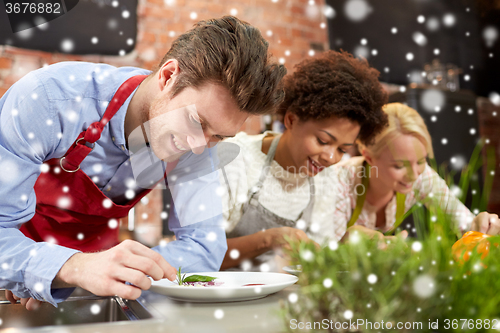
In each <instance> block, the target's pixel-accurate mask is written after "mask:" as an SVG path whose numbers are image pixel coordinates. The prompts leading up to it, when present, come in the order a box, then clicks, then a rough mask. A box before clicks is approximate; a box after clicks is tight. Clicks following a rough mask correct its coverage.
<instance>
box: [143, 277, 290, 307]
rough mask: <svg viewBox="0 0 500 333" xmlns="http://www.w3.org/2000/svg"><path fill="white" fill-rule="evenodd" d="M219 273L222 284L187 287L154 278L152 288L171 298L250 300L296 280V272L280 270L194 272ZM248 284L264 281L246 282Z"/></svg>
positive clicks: (190, 300)
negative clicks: (266, 271)
mask: <svg viewBox="0 0 500 333" xmlns="http://www.w3.org/2000/svg"><path fill="white" fill-rule="evenodd" d="M193 274H198V275H208V276H213V277H216V278H217V279H216V280H215V282H224V284H222V285H220V286H210V287H186V286H179V285H178V284H175V283H174V282H171V281H169V280H167V279H163V280H160V281H153V282H152V286H151V289H150V290H151V291H154V292H156V293H159V294H163V295H166V296H169V297H170V298H172V299H175V300H180V301H188V302H233V301H247V300H251V299H257V298H262V297H265V296H267V295H269V294H272V293H275V292H278V291H280V290H281V289H284V288H286V287H288V286H291V285H292V284H294V283H295V282H297V280H298V278H297V277H296V276H291V275H288V274H281V273H263V272H203V273H191V274H187V275H186V276H189V275H193ZM246 284H262V285H259V286H247V287H244V285H246Z"/></svg>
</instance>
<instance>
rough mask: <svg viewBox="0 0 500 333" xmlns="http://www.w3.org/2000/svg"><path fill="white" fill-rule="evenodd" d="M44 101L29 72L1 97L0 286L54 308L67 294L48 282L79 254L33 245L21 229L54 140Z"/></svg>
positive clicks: (53, 126) (43, 93) (31, 212)
mask: <svg viewBox="0 0 500 333" xmlns="http://www.w3.org/2000/svg"><path fill="white" fill-rule="evenodd" d="M47 100H48V99H47V95H46V91H45V89H44V87H43V85H42V84H41V82H39V81H38V79H37V78H36V76H35V75H32V74H28V75H26V76H25V77H24V78H23V79H22V80H20V81H19V82H18V83H16V84H15V85H14V86H13V87H11V89H10V90H9V91H7V93H6V94H5V95H4V96H3V97H2V99H0V198H2V200H1V202H0V287H1V288H5V289H9V290H11V291H12V292H14V294H15V295H17V296H18V297H32V298H35V299H38V300H44V301H47V302H49V303H51V304H53V305H56V303H57V302H58V301H61V300H62V299H64V298H65V297H67V290H57V291H56V290H51V285H52V280H53V279H54V277H55V275H56V274H57V272H58V271H59V270H60V268H61V267H62V265H63V264H64V263H65V262H66V261H67V260H68V259H69V257H71V256H72V255H73V254H74V253H76V252H78V251H75V250H71V249H68V248H65V247H61V246H57V245H55V244H48V243H44V242H41V243H36V242H34V241H33V240H31V239H29V238H27V237H26V236H24V235H23V234H22V233H21V232H20V231H19V228H20V227H21V225H22V224H23V223H25V222H27V221H29V220H30V219H31V218H32V217H33V216H34V214H35V206H36V196H35V191H34V185H35V182H36V180H37V178H38V176H39V175H40V173H41V172H42V171H43V162H44V161H45V160H46V158H47V156H49V155H50V154H51V153H52V152H53V151H54V147H55V146H56V145H57V142H58V140H57V134H56V133H59V132H60V127H59V126H58V125H57V121H56V119H55V117H54V115H53V114H52V113H51V110H50V107H49V104H48V102H47Z"/></svg>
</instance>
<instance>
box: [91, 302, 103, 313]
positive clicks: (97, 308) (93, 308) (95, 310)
mask: <svg viewBox="0 0 500 333" xmlns="http://www.w3.org/2000/svg"><path fill="white" fill-rule="evenodd" d="M100 312H101V307H100V306H99V304H92V305H91V306H90V313H92V314H93V315H98V314H99V313H100Z"/></svg>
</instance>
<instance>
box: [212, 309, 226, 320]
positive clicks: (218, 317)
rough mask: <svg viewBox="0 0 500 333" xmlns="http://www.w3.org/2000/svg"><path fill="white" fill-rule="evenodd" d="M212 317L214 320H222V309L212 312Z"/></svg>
mask: <svg viewBox="0 0 500 333" xmlns="http://www.w3.org/2000/svg"><path fill="white" fill-rule="evenodd" d="M214 317H215V319H222V318H224V311H223V310H222V309H217V310H215V311H214Z"/></svg>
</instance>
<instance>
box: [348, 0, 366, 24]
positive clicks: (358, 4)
mask: <svg viewBox="0 0 500 333" xmlns="http://www.w3.org/2000/svg"><path fill="white" fill-rule="evenodd" d="M372 11H373V9H372V7H370V5H369V4H368V2H367V1H365V0H350V1H346V3H345V5H344V13H345V15H346V16H347V18H348V19H349V20H351V21H353V22H361V21H363V20H364V19H366V18H367V17H368V15H369V14H370V13H371V12H372Z"/></svg>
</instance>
